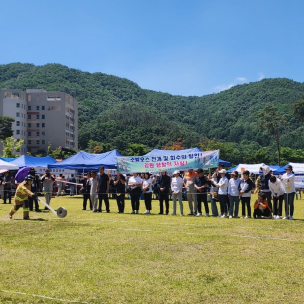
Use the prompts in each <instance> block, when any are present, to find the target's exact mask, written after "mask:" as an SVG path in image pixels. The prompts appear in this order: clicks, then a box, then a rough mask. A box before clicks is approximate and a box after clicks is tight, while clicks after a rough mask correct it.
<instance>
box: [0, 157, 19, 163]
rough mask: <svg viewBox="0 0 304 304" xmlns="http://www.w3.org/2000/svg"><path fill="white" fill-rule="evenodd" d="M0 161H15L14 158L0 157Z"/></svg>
mask: <svg viewBox="0 0 304 304" xmlns="http://www.w3.org/2000/svg"><path fill="white" fill-rule="evenodd" d="M0 159H2V160H4V161H6V162H11V161H12V160H14V159H16V157H0Z"/></svg>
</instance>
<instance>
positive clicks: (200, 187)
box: [194, 168, 209, 216]
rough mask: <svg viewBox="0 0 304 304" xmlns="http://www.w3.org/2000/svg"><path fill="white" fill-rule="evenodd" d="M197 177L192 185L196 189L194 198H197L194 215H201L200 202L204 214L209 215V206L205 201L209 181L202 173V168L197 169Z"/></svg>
mask: <svg viewBox="0 0 304 304" xmlns="http://www.w3.org/2000/svg"><path fill="white" fill-rule="evenodd" d="M197 174H198V177H197V178H196V179H195V181H194V187H195V189H196V191H197V193H196V198H197V214H196V216H201V215H202V202H203V203H204V206H205V215H206V216H209V206H208V201H207V192H208V188H209V182H208V180H207V178H206V176H205V175H204V170H203V169H201V168H200V169H198V170H197Z"/></svg>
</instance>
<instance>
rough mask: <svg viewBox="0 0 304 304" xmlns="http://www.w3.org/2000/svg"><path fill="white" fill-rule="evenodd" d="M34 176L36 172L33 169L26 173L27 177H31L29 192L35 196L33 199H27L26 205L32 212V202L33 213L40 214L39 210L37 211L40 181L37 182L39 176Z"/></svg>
mask: <svg viewBox="0 0 304 304" xmlns="http://www.w3.org/2000/svg"><path fill="white" fill-rule="evenodd" d="M35 174H36V171H35V169H34V168H31V169H30V171H29V172H28V175H31V176H33V182H32V185H31V191H32V192H33V193H35V194H36V195H35V196H34V197H33V196H29V197H28V204H29V209H30V211H33V207H34V202H35V211H36V212H41V210H40V209H39V204H38V198H37V192H39V188H40V180H39V176H38V175H35Z"/></svg>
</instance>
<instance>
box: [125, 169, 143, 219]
mask: <svg viewBox="0 0 304 304" xmlns="http://www.w3.org/2000/svg"><path fill="white" fill-rule="evenodd" d="M128 186H129V187H130V189H131V192H130V196H131V205H132V212H131V213H132V214H135V213H136V214H138V211H139V198H140V195H141V187H142V179H141V178H140V176H139V175H138V174H137V173H135V172H134V173H133V176H131V177H130V178H129V181H128Z"/></svg>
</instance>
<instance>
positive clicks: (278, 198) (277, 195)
mask: <svg viewBox="0 0 304 304" xmlns="http://www.w3.org/2000/svg"><path fill="white" fill-rule="evenodd" d="M269 190H270V191H271V194H272V198H273V218H274V219H280V216H282V206H283V200H284V187H283V184H282V182H281V181H280V180H279V179H278V178H276V177H275V176H274V175H272V176H271V177H270V180H269ZM278 202H279V208H278Z"/></svg>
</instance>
